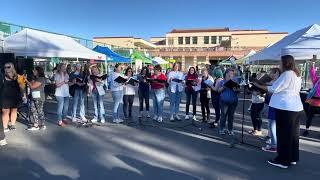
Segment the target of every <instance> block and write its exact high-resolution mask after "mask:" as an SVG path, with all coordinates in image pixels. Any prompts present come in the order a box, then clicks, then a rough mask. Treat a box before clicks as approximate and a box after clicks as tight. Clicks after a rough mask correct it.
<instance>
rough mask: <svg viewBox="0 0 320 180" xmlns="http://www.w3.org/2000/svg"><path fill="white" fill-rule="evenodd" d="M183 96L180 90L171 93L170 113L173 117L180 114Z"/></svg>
mask: <svg viewBox="0 0 320 180" xmlns="http://www.w3.org/2000/svg"><path fill="white" fill-rule="evenodd" d="M181 94H182V92H179V91H178V90H177V91H176V92H175V93H173V92H171V93H170V113H171V115H174V114H178V112H179V105H180V100H181Z"/></svg>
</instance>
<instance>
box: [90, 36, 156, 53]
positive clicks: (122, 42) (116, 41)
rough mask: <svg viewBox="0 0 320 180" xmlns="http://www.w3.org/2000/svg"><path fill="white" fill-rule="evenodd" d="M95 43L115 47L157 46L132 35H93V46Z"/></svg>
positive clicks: (146, 47) (143, 48) (152, 47)
mask: <svg viewBox="0 0 320 180" xmlns="http://www.w3.org/2000/svg"><path fill="white" fill-rule="evenodd" d="M96 45H102V46H115V47H121V48H130V49H138V50H149V49H155V48H157V46H156V45H155V44H153V43H150V42H149V41H146V40H144V39H142V38H136V37H133V36H127V37H123V36H121V37H94V38H93V47H95V46H96Z"/></svg>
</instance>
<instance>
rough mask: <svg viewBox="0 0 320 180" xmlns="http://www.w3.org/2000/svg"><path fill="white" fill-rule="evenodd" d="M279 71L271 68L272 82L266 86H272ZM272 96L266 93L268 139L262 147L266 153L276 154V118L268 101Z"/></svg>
mask: <svg viewBox="0 0 320 180" xmlns="http://www.w3.org/2000/svg"><path fill="white" fill-rule="evenodd" d="M279 75H280V69H279V68H272V69H271V70H270V73H269V76H270V77H271V78H272V81H271V82H270V83H268V84H270V85H272V84H273V83H274V81H275V80H277V79H278V78H279ZM271 96H272V94H271V93H267V95H266V97H265V104H266V105H267V106H268V138H267V142H266V143H267V145H266V146H265V147H262V150H263V151H267V152H277V130H276V116H275V113H276V112H275V109H274V108H273V107H270V106H269V104H270V99H271Z"/></svg>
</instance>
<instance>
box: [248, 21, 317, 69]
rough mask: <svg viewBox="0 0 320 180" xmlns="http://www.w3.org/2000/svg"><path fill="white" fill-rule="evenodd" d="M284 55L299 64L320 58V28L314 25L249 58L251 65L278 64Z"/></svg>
mask: <svg viewBox="0 0 320 180" xmlns="http://www.w3.org/2000/svg"><path fill="white" fill-rule="evenodd" d="M283 55H292V56H293V57H294V58H295V60H296V61H297V62H303V61H305V60H308V59H312V57H313V55H317V56H318V57H319V56H320V26H319V25H318V24H313V25H311V26H308V27H305V28H303V29H300V30H298V31H296V32H294V33H292V34H290V35H288V36H286V37H284V38H283V39H281V40H280V41H278V42H277V43H275V44H273V45H272V46H270V47H267V48H265V49H263V50H261V51H260V52H258V53H256V54H255V55H253V56H251V57H249V63H250V64H273V63H274V62H275V63H278V62H279V61H280V59H281V56H283Z"/></svg>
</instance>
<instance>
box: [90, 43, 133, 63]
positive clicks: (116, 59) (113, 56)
mask: <svg viewBox="0 0 320 180" xmlns="http://www.w3.org/2000/svg"><path fill="white" fill-rule="evenodd" d="M93 50H94V51H96V52H99V53H101V54H104V55H106V57H107V62H110V63H130V62H131V59H130V58H126V57H123V56H120V55H119V54H117V53H115V52H113V51H112V50H111V49H109V48H108V47H103V46H96V47H95V48H93Z"/></svg>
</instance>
